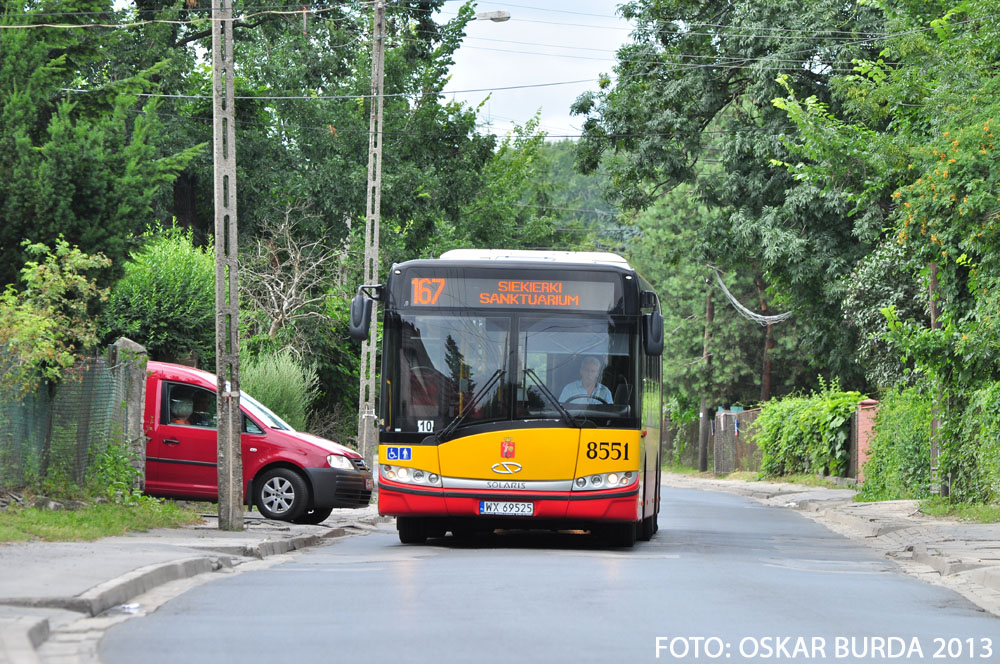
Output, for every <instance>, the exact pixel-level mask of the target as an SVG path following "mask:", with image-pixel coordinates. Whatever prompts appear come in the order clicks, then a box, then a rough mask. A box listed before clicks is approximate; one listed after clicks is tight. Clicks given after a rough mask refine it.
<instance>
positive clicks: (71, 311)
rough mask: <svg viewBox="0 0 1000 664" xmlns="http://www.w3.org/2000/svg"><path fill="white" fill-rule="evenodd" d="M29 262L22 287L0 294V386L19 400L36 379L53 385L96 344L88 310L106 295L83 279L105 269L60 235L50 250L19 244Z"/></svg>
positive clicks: (101, 261)
mask: <svg viewBox="0 0 1000 664" xmlns="http://www.w3.org/2000/svg"><path fill="white" fill-rule="evenodd" d="M22 246H23V247H24V248H25V252H27V254H28V255H29V256H31V257H33V258H34V259H35V260H29V261H28V262H27V263H26V264H25V266H24V267H23V268H22V269H21V281H22V282H23V283H24V288H23V289H22V290H18V289H17V288H15V287H14V285H13V284H9V285H8V286H7V287H6V289H4V291H3V292H2V293H0V349H2V350H3V354H2V355H0V386H2V387H3V388H4V389H6V390H10V391H11V393H12V394H14V395H15V396H24V395H25V394H27V393H28V392H30V391H31V390H33V389H34V388H35V387H36V386H37V385H38V384H39V382H40V381H42V380H47V381H51V382H56V381H58V380H60V379H61V378H62V375H63V373H64V372H65V371H66V370H67V369H68V368H69V367H71V366H73V364H74V363H75V362H76V360H77V359H79V357H80V356H81V354H82V353H83V352H85V351H87V350H89V349H91V348H92V347H93V346H94V345H96V342H97V334H96V330H95V328H94V324H93V322H92V319H91V316H90V315H89V310H90V308H91V307H92V306H96V305H97V303H98V302H100V301H101V300H103V299H104V298H105V297H107V291H106V290H104V289H101V288H98V287H97V282H96V280H95V279H94V278H92V277H90V276H88V274H87V273H88V272H93V271H95V270H99V269H102V268H106V267H107V266H108V265H110V263H111V261H109V260H108V259H107V258H105V257H104V256H103V255H101V254H96V255H93V256H88V255H87V254H85V253H83V252H81V251H80V250H79V248H77V247H75V246H71V245H70V244H69V243H68V242H66V240H64V239H63V238H62V237H60V238H59V240H58V241H56V244H55V246H54V247H53V248H51V249H50V248H49V247H48V246H46V245H44V244H31V243H30V242H27V241H25V242H23V243H22Z"/></svg>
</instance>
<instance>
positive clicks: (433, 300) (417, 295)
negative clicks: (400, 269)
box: [410, 277, 444, 304]
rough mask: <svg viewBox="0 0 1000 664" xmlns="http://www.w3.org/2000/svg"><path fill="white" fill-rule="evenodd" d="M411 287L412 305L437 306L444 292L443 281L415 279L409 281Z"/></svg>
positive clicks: (423, 278)
mask: <svg viewBox="0 0 1000 664" xmlns="http://www.w3.org/2000/svg"><path fill="white" fill-rule="evenodd" d="M410 284H411V285H412V286H413V304H437V301H438V298H439V297H441V291H443V290H444V279H430V278H428V277H417V278H414V279H411V280H410Z"/></svg>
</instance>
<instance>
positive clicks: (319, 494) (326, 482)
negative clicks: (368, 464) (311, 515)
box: [305, 468, 373, 509]
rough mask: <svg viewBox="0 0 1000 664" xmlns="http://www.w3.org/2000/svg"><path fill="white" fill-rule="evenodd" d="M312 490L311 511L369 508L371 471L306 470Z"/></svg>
mask: <svg viewBox="0 0 1000 664" xmlns="http://www.w3.org/2000/svg"><path fill="white" fill-rule="evenodd" d="M305 471H306V477H307V479H308V480H309V484H310V488H311V489H312V505H311V509H323V508H326V507H367V506H368V504H369V503H370V502H371V499H372V487H373V482H372V474H371V472H369V471H366V470H365V471H358V470H342V469H340V468H306V469H305Z"/></svg>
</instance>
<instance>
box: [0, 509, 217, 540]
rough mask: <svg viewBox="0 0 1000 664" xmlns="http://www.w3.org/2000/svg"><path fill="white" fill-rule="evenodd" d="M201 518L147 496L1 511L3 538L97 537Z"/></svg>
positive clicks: (0, 527) (185, 522)
mask: <svg viewBox="0 0 1000 664" xmlns="http://www.w3.org/2000/svg"><path fill="white" fill-rule="evenodd" d="M199 521H201V516H199V515H198V514H197V513H195V512H193V511H191V510H189V509H182V508H180V507H178V506H177V505H175V504H174V503H172V502H170V501H160V500H153V499H143V500H140V501H138V502H137V503H136V504H134V505H127V506H126V505H117V504H114V503H104V504H95V505H88V506H86V507H83V508H81V509H78V510H72V511H68V510H67V511H61V510H60V511H53V510H45V509H39V508H36V507H26V508H9V509H7V510H6V511H4V512H0V542H27V541H31V540H42V541H46V542H61V541H79V540H94V539H98V538H100V537H109V536H111V535H124V534H125V533H127V532H132V531H141V530H149V529H150V528H176V527H178V526H183V525H187V524H192V523H198V522H199Z"/></svg>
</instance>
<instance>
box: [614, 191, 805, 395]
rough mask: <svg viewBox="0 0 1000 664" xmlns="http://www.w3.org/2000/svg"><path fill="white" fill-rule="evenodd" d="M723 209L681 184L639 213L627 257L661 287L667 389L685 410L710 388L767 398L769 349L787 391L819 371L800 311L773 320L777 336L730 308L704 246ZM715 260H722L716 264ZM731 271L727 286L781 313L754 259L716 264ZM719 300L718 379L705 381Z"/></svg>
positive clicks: (778, 389) (779, 388)
mask: <svg viewBox="0 0 1000 664" xmlns="http://www.w3.org/2000/svg"><path fill="white" fill-rule="evenodd" d="M718 214H720V213H719V211H718V210H713V209H711V208H709V207H708V206H706V205H704V204H702V203H699V202H698V201H697V200H696V199H695V197H694V196H693V192H692V187H691V186H689V185H680V186H678V187H677V188H676V189H674V190H673V191H671V192H670V193H668V194H666V195H664V196H663V197H661V199H660V200H659V201H658V202H657V203H655V204H654V205H653V206H651V207H650V208H649V209H647V210H645V211H643V212H641V213H639V214H637V215H636V216H635V219H634V228H635V230H636V232H637V235H636V238H635V239H634V240H633V241H632V243H631V246H630V249H629V252H628V258H629V261H630V262H631V263H632V265H633V266H635V268H636V269H637V270H639V271H640V272H641V273H642V274H643V275H644V276H645V277H646V278H647V279H648V280H649V281H650V282H651V283H652V285H653V286H654V288H655V289H656V290H657V292H658V293H659V295H660V304H661V308H662V311H663V316H664V328H665V330H666V335H665V337H666V339H665V344H666V348H667V351H666V352H665V353H664V358H665V359H664V363H663V386H664V394H665V396H666V399H667V401H668V402H669V403H672V404H673V408H675V409H677V410H679V411H685V410H689V409H691V408H696V407H697V404H698V401H699V397H700V395H701V394H702V393H703V392H704V391H705V390H708V395H707V396H708V403H709V404H710V406H712V407H714V406H716V405H729V404H743V405H750V404H753V403H756V402H757V401H759V400H761V399H762V398H763V397H762V395H761V384H762V372H763V370H764V360H765V346H770V347H769V348H768V350H767V351H766V355H767V357H768V359H769V360H770V362H771V364H772V366H773V373H774V375H775V380H774V385H773V386H772V392H773V394H774V395H780V394H786V393H788V392H790V391H792V390H794V389H795V388H799V387H805V386H806V384H807V381H808V380H809V379H811V378H813V377H814V374H812V373H811V372H809V371H808V369H807V368H808V367H809V365H810V358H809V357H808V355H807V354H806V351H805V350H804V349H803V348H801V346H800V343H799V335H800V333H801V329H802V323H801V322H799V321H798V320H797V316H793V318H791V319H790V320H787V321H785V322H782V323H780V324H779V325H776V326H774V328H773V330H772V334H771V335H768V333H767V330H766V329H765V328H762V327H760V326H758V325H757V324H756V323H753V322H751V321H748V320H747V319H745V318H743V317H742V316H741V315H739V314H738V313H737V312H736V310H735V309H734V308H733V307H732V306H730V303H729V302H728V301H727V300H726V297H725V295H724V294H723V293H722V291H721V289H720V288H719V286H718V284H717V282H716V277H715V273H714V271H713V269H712V267H711V266H710V264H709V261H708V258H707V255H706V254H707V253H708V252H707V247H706V246H704V245H703V244H702V242H703V239H702V238H701V236H700V232H701V229H702V228H703V227H704V226H706V225H709V224H711V223H712V219H711V217H712V216H713V215H718ZM713 265H715V264H713ZM715 267H718V268H720V269H722V270H723V271H724V274H723V278H724V279H725V283H726V286H727V288H729V290H730V291H731V292H732V293H733V294H734V295H735V296H737V298H738V299H739V300H740V301H741V303H745V305H747V306H749V308H751V309H754V310H756V311H758V312H760V313H762V314H765V315H766V314H769V313H776V312H777V311H776V310H774V308H775V307H777V306H778V305H775V304H774V303H773V302H772V300H771V296H770V295H769V293H768V291H767V289H766V288H763V283H762V282H761V281H760V276H759V272H757V269H756V267H755V266H754V265H753V264H749V265H748V264H741V263H739V262H735V261H732V262H727V263H724V264H722V265H715ZM709 294H710V295H711V296H712V298H713V301H714V304H715V307H714V317H713V320H712V324H711V330H710V332H711V342H710V345H709V352H710V353H711V354H712V356H713V359H712V380H711V384H707V383H706V375H705V371H704V367H705V362H704V359H703V357H702V352H703V340H704V331H705V300H706V296H707V295H709Z"/></svg>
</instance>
